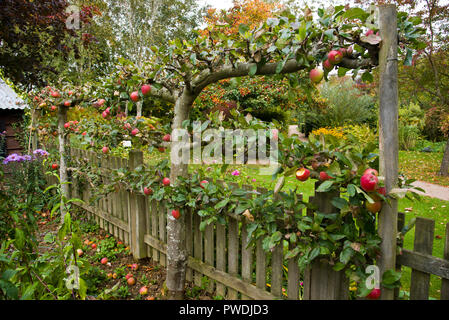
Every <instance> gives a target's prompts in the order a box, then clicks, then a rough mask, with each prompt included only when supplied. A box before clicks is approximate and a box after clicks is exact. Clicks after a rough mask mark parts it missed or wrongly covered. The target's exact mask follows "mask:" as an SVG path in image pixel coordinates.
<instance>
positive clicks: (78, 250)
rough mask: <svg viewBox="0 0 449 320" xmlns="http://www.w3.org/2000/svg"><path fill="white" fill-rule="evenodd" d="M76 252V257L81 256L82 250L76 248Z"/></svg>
mask: <svg viewBox="0 0 449 320" xmlns="http://www.w3.org/2000/svg"><path fill="white" fill-rule="evenodd" d="M76 253H77V254H78V257H81V256H82V255H83V253H84V252H83V250H82V249H77V250H76Z"/></svg>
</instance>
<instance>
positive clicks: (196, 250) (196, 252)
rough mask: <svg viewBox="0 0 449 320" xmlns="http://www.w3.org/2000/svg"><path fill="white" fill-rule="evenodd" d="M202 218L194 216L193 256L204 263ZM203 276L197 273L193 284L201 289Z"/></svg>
mask: <svg viewBox="0 0 449 320" xmlns="http://www.w3.org/2000/svg"><path fill="white" fill-rule="evenodd" d="M200 224H201V217H200V216H199V215H197V214H193V232H194V233H193V256H194V257H195V258H196V259H198V260H200V261H203V234H202V232H201V231H200ZM202 276H203V275H202V274H201V273H199V272H198V271H195V273H194V277H193V282H194V284H195V285H196V286H198V287H201V278H202Z"/></svg>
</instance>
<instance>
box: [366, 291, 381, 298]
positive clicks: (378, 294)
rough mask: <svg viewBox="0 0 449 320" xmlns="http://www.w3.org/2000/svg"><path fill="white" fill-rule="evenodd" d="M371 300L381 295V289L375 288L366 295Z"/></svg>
mask: <svg viewBox="0 0 449 320" xmlns="http://www.w3.org/2000/svg"><path fill="white" fill-rule="evenodd" d="M366 297H367V298H368V299H370V300H377V299H379V297H380V289H378V288H374V289H373V290H371V292H370V293H369V294H368V295H367V296H366Z"/></svg>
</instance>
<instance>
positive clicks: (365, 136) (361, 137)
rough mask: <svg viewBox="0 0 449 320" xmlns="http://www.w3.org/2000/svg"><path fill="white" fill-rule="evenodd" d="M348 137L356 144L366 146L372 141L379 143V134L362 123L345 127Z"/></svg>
mask: <svg viewBox="0 0 449 320" xmlns="http://www.w3.org/2000/svg"><path fill="white" fill-rule="evenodd" d="M343 131H344V133H345V135H346V137H347V138H348V139H350V140H352V141H354V142H355V143H356V144H359V145H362V146H366V145H368V144H370V143H374V144H377V143H378V141H379V136H378V135H377V133H376V132H374V131H373V129H371V128H370V126H369V125H367V124H362V125H348V126H345V127H344V130H343Z"/></svg>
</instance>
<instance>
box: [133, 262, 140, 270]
mask: <svg viewBox="0 0 449 320" xmlns="http://www.w3.org/2000/svg"><path fill="white" fill-rule="evenodd" d="M137 269H139V265H138V264H137V263H133V264H132V265H131V270H137Z"/></svg>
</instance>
